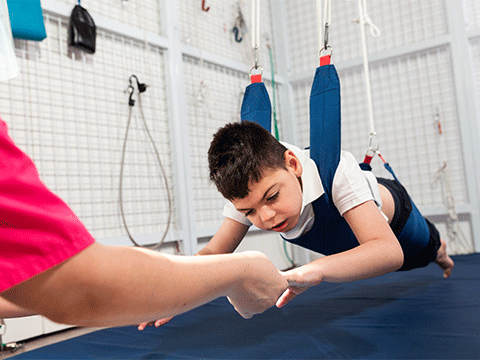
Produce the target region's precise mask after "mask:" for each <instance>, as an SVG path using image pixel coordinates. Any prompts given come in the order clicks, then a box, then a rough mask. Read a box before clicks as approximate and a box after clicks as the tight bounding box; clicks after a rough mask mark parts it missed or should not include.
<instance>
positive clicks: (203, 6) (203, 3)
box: [202, 0, 210, 12]
mask: <svg viewBox="0 0 480 360" xmlns="http://www.w3.org/2000/svg"><path fill="white" fill-rule="evenodd" d="M202 10H203V11H205V12H207V11H208V10H210V6H209V7H207V8H206V7H205V0H202Z"/></svg>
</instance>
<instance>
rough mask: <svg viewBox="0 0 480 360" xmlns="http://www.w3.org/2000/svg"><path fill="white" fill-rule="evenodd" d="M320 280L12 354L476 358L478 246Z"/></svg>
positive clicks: (479, 347)
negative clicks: (336, 280) (284, 296)
mask: <svg viewBox="0 0 480 360" xmlns="http://www.w3.org/2000/svg"><path fill="white" fill-rule="evenodd" d="M453 259H454V261H455V263H456V266H455V269H454V271H453V274H452V276H451V278H450V279H447V280H445V279H443V278H442V271H441V270H440V268H439V267H438V266H437V265H435V264H430V265H429V266H428V267H426V268H423V269H416V270H412V271H408V272H397V273H391V274H387V275H384V276H381V277H378V278H375V279H370V280H364V281H358V282H353V283H345V284H329V283H324V284H320V285H319V286H317V287H315V288H312V289H310V290H308V291H307V292H306V293H304V294H302V295H301V296H299V297H297V298H296V299H294V300H293V301H292V302H291V303H290V304H288V305H286V306H285V307H284V308H282V309H276V308H272V309H269V310H267V311H266V312H265V313H263V314H261V315H257V316H255V317H253V318H252V319H250V320H245V319H243V318H241V317H240V316H239V315H238V314H237V313H236V312H235V311H234V310H233V308H232V307H231V305H230V304H229V303H228V302H227V300H226V299H223V298H222V299H217V300H215V301H213V302H211V303H209V304H207V305H204V306H202V307H200V308H198V309H195V310H192V311H190V312H188V313H186V314H183V315H180V316H177V317H175V318H174V319H173V320H172V321H171V322H170V323H168V324H167V325H165V326H163V327H161V328H152V327H149V328H147V329H145V330H144V331H138V330H137V329H136V327H134V326H128V327H120V328H110V329H105V330H100V331H97V332H93V333H89V334H87V335H84V336H80V337H77V338H74V339H70V340H67V341H63V342H60V343H57V344H53V345H50V346H46V347H44V348H40V349H37V350H33V351H30V352H26V353H23V354H19V355H17V356H15V357H13V358H14V359H17V360H20V359H197V358H199V359H325V358H326V359H332V358H333V359H480V254H472V255H461V256H454V257H453Z"/></svg>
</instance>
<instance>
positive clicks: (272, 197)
mask: <svg viewBox="0 0 480 360" xmlns="http://www.w3.org/2000/svg"><path fill="white" fill-rule="evenodd" d="M277 197H278V192H276V193H275V194H273V195H272V196H270V197H269V198H268V199H267V201H274V200H275V199H276V198H277Z"/></svg>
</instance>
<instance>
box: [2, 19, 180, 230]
mask: <svg viewBox="0 0 480 360" xmlns="http://www.w3.org/2000/svg"><path fill="white" fill-rule="evenodd" d="M45 25H46V30H47V33H48V37H47V39H46V40H44V41H43V42H41V43H33V42H29V41H24V40H16V42H15V43H16V53H17V57H18V59H19V65H20V69H21V73H20V75H19V76H18V77H17V78H15V79H13V80H11V81H9V82H8V83H1V84H0V87H1V88H2V94H4V95H2V97H3V96H6V98H5V99H4V101H3V103H4V106H2V118H3V119H5V120H6V121H7V123H8V124H9V128H10V133H11V136H12V137H13V139H14V140H15V141H16V143H17V144H18V145H19V146H20V147H21V148H22V149H24V150H25V151H26V152H27V154H28V155H29V156H31V157H32V158H33V159H34V161H35V163H36V165H37V168H38V170H39V173H40V175H41V178H42V180H43V181H44V182H45V183H46V185H47V186H48V187H49V188H50V189H52V191H54V192H55V193H56V194H58V195H59V196H60V197H61V198H62V199H64V200H65V201H66V202H67V203H68V205H69V206H71V207H72V209H73V210H74V211H75V213H76V214H77V215H78V216H79V218H80V219H81V220H82V221H83V222H84V224H85V225H86V227H87V228H88V229H89V231H91V233H92V235H93V236H94V237H95V238H97V239H104V238H119V237H122V236H125V234H126V233H125V230H124V229H123V225H122V223H121V218H120V214H119V202H118V188H119V174H120V160H121V151H122V145H123V139H124V134H125V130H126V124H127V118H128V105H127V100H128V94H127V93H125V90H126V88H127V86H128V79H129V76H130V75H132V74H136V75H137V76H138V78H139V79H140V80H141V81H143V82H146V83H147V84H148V85H149V87H148V91H147V92H146V93H145V95H144V96H143V97H142V102H143V108H144V113H145V116H146V121H147V123H148V126H149V127H150V131H151V132H152V133H153V136H154V138H155V139H156V144H157V147H158V149H159V152H160V156H161V158H162V160H163V161H164V164H163V165H164V167H165V168H166V171H167V176H168V181H169V184H170V186H172V185H173V182H172V176H171V174H172V170H171V162H170V154H169V151H170V150H169V144H168V142H169V138H170V136H169V130H168V129H169V127H168V121H167V120H168V118H167V109H166V89H165V75H164V65H163V51H162V50H161V49H160V48H156V47H153V46H150V45H149V46H148V49H147V48H146V45H145V43H143V42H139V41H135V40H132V39H127V38H125V37H120V36H116V35H114V34H108V33H106V32H105V31H102V30H99V31H97V52H96V53H95V54H94V55H87V54H85V53H83V52H81V51H77V50H72V49H68V47H67V44H66V43H67V41H66V38H67V26H68V23H67V21H66V20H65V19H63V18H59V17H56V16H52V15H46V16H45ZM8 100H9V101H8ZM5 105H6V106H5ZM140 121H141V118H140V112H139V106H138V100H137V106H135V107H134V108H133V116H132V126H131V130H130V134H129V140H128V143H127V156H126V159H125V170H124V192H123V194H124V204H125V205H124V206H125V212H126V219H127V223H128V224H129V227H130V231H131V232H132V233H133V234H162V231H163V230H164V229H165V227H166V220H167V218H168V216H167V215H168V206H167V204H166V195H165V194H166V190H165V186H164V183H163V181H162V178H161V172H160V170H159V169H158V168H157V167H156V159H155V157H154V155H153V152H152V149H151V148H149V147H148V146H147V145H148V144H149V141H148V139H147V138H146V135H145V132H144V130H143V128H142V124H141V122H140ZM170 191H172V189H170Z"/></svg>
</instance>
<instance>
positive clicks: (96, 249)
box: [0, 243, 287, 326]
mask: <svg viewBox="0 0 480 360" xmlns="http://www.w3.org/2000/svg"><path fill="white" fill-rule="evenodd" d="M286 287H287V282H286V280H285V279H284V278H283V277H282V276H281V275H280V274H279V273H278V271H277V269H276V268H275V266H274V265H273V264H272V263H271V262H270V261H269V260H268V259H267V258H266V257H265V255H263V254H261V253H258V252H247V253H239V254H231V255H217V256H190V257H187V256H171V255H165V254H161V253H158V252H155V251H148V250H144V249H138V248H132V247H120V246H105V245H101V244H99V243H94V244H92V245H90V246H89V247H88V248H86V249H85V250H84V251H82V252H80V253H79V254H77V255H75V256H73V257H72V258H71V259H69V260H67V261H65V262H63V263H61V264H60V265H57V266H55V267H54V268H52V269H49V270H47V271H45V272H43V273H41V274H39V275H37V276H35V277H33V278H31V279H29V280H27V281H25V282H23V283H21V284H19V285H16V286H14V287H13V288H10V289H8V290H6V291H4V292H2V293H1V294H0V296H2V297H4V298H5V299H7V300H8V301H10V302H13V303H14V304H16V305H19V306H21V307H24V308H27V309H30V310H32V311H33V312H35V313H38V314H42V315H44V316H46V317H48V318H50V319H51V320H53V321H56V322H60V323H66V324H74V325H83V326H121V325H131V324H138V323H140V322H142V321H148V320H150V319H154V318H157V319H158V318H164V317H168V316H173V315H176V314H180V313H183V312H185V311H188V310H190V309H192V308H194V307H197V306H200V305H202V304H205V303H207V302H209V301H211V300H213V299H215V298H217V297H220V296H228V297H229V298H230V300H231V301H232V303H233V304H234V306H235V308H236V309H237V310H238V311H239V312H240V314H241V315H242V316H244V317H251V316H253V315H254V314H256V313H260V312H263V311H264V310H265V309H267V308H268V307H270V306H272V305H274V304H275V301H276V300H277V299H278V297H279V296H280V294H282V292H283V291H284V290H285V289H286Z"/></svg>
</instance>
